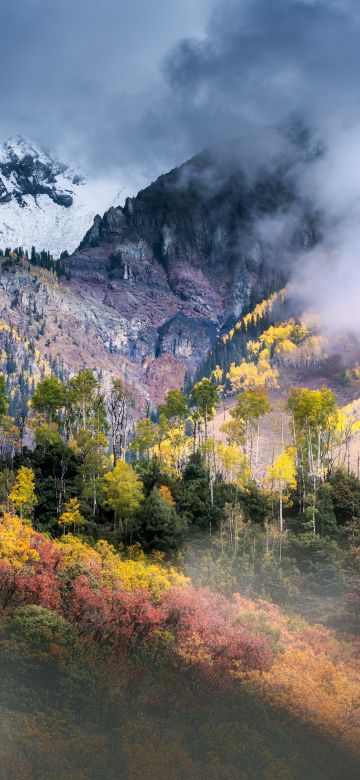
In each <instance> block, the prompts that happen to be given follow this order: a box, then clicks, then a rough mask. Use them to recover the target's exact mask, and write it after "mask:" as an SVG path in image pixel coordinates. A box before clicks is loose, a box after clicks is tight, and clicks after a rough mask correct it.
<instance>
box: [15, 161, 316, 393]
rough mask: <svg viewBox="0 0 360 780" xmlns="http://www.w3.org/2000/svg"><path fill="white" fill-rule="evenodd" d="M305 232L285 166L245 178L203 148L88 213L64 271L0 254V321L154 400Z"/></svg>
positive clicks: (278, 271)
mask: <svg viewBox="0 0 360 780" xmlns="http://www.w3.org/2000/svg"><path fill="white" fill-rule="evenodd" d="M49 186H50V185H49ZM29 197H32V198H33V196H29ZM39 197H40V196H39ZM47 197H48V196H47ZM14 198H15V200H16V197H15V195H14ZM1 208H2V207H1V206H0V210H1ZM18 208H20V209H21V208H22V207H21V206H20V205H19V204H18ZM57 208H62V209H63V210H65V211H68V210H69V209H66V207H64V206H62V207H59V206H58V207H57ZM70 208H71V207H70ZM284 214H286V215H287V216H288V215H289V214H291V215H292V217H293V215H294V214H295V215H296V219H295V220H294V219H292V220H289V219H285V220H284ZM283 224H285V225H286V226H288V225H289V224H291V225H293V228H292V229H291V230H290V231H289V230H288V231H287V232H286V231H285V233H284V230H283V229H282V228H281V226H282V225H283ZM315 239H316V236H315V234H314V230H313V229H312V227H311V223H310V221H309V220H308V219H307V218H306V215H305V214H304V213H303V210H302V208H301V204H299V203H298V201H297V198H296V196H295V194H294V192H293V190H292V188H291V186H290V184H289V181H288V176H287V174H286V172H282V173H281V174H280V173H279V175H278V176H276V177H275V176H272V177H271V178H266V177H263V178H262V180H260V181H257V182H255V183H252V184H251V185H249V184H248V183H247V182H246V180H245V179H244V177H243V176H242V175H241V174H240V173H234V172H229V171H225V173H224V170H223V169H220V168H219V167H218V166H216V165H215V164H214V163H213V162H212V161H211V160H209V158H207V157H206V156H204V155H203V156H200V157H197V158H195V159H194V160H191V161H190V162H189V163H186V164H185V165H183V166H182V167H180V168H178V169H176V170H174V171H172V172H171V173H169V174H167V175H165V176H161V177H160V179H158V180H157V181H156V182H155V183H154V184H152V185H151V186H150V187H148V188H147V189H146V190H144V191H143V192H140V193H139V195H138V196H137V197H136V198H132V199H128V200H127V201H126V204H125V206H124V207H123V208H120V207H118V208H111V209H110V210H109V211H107V212H106V213H105V215H104V217H103V218H100V217H99V216H97V217H95V220H94V223H93V225H92V227H91V229H90V230H89V231H88V233H87V234H86V235H85V237H84V239H83V241H82V242H81V244H80V247H79V249H78V250H77V251H76V252H75V253H74V254H73V255H72V256H71V257H70V258H68V259H67V260H66V261H65V271H66V276H61V278H57V276H56V275H54V274H53V273H51V271H46V270H45V269H42V268H38V267H34V266H32V265H31V264H30V263H29V262H28V261H27V260H26V258H22V259H21V258H20V259H19V258H18V259H16V258H14V257H8V258H2V259H1V258H0V330H1V328H2V327H6V328H9V327H10V328H15V330H16V333H17V334H20V336H21V337H22V338H23V339H25V341H26V342H28V343H31V345H33V347H32V354H35V353H36V354H37V353H38V354H39V356H40V357H41V359H42V360H43V361H45V363H46V364H47V365H49V366H51V367H54V366H61V371H62V372H65V373H66V372H67V371H70V372H74V371H77V370H79V368H81V367H82V366H88V367H90V368H94V369H96V370H97V371H98V372H99V375H101V376H102V377H103V378H104V381H105V382H106V381H108V380H109V379H110V377H111V376H122V377H123V378H125V380H126V381H127V382H128V383H129V384H131V385H132V386H133V387H134V388H135V390H136V393H137V398H138V401H139V403H140V404H142V405H144V404H145V403H147V402H151V403H152V404H154V405H157V404H158V403H159V402H160V401H161V400H162V398H163V397H164V395H165V394H166V392H167V390H169V389H170V388H172V387H179V386H181V385H182V383H183V381H184V377H185V373H186V372H188V373H189V374H191V375H193V374H194V372H195V370H196V368H197V366H198V365H199V364H200V363H201V361H202V360H203V358H204V357H205V355H206V353H207V351H208V349H209V347H210V346H211V345H212V344H213V343H214V341H215V340H216V338H217V337H218V335H219V333H220V332H221V328H222V327H226V328H227V327H228V326H229V324H230V322H231V319H232V318H234V317H239V315H240V314H241V312H242V311H244V310H246V309H247V307H252V306H253V305H254V304H255V303H256V302H257V301H258V300H260V299H262V298H263V297H267V296H268V294H269V293H270V292H272V291H273V290H274V289H277V288H279V287H281V286H283V283H284V276H285V277H286V274H287V264H289V263H290V264H291V263H292V262H293V257H294V252H295V251H296V247H298V246H299V245H301V246H302V247H303V246H304V245H309V244H311V243H312V242H313V241H314V240H315ZM6 332H7V333H9V331H8V330H6ZM11 332H12V331H11ZM39 359H40V358H39ZM36 360H37V358H36ZM35 368H36V367H35ZM35 368H34V371H35ZM36 370H37V369H36ZM33 373H34V372H33Z"/></svg>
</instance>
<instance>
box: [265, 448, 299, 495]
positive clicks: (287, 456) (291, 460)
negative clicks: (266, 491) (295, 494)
mask: <svg viewBox="0 0 360 780" xmlns="http://www.w3.org/2000/svg"><path fill="white" fill-rule="evenodd" d="M266 481H267V482H269V483H272V484H274V483H275V484H279V485H281V486H283V485H284V486H285V485H286V486H287V487H288V488H295V487H296V465H295V447H286V449H285V450H283V451H282V452H280V454H279V455H278V456H277V458H276V460H275V462H274V464H273V465H272V466H270V468H269V469H268V471H267V476H266Z"/></svg>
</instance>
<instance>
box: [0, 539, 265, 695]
mask: <svg viewBox="0 0 360 780" xmlns="http://www.w3.org/2000/svg"><path fill="white" fill-rule="evenodd" d="M31 546H32V548H33V550H35V551H36V555H35V556H32V558H31V557H30V558H29V559H28V560H27V559H25V560H24V565H23V566H22V567H21V566H20V567H17V568H14V566H13V565H12V563H11V562H9V561H6V559H3V560H2V561H0V598H1V599H2V603H3V608H4V609H6V610H7V611H9V610H12V609H15V608H16V607H18V606H21V605H25V604H38V605H41V606H43V607H47V608H48V609H53V610H57V611H59V612H61V613H62V614H63V615H64V617H65V618H66V619H67V620H69V621H70V622H71V623H73V624H74V625H75V626H76V627H77V630H78V632H79V634H80V636H81V637H83V638H84V639H85V638H86V639H87V640H90V641H94V642H96V643H99V644H101V645H102V646H103V647H106V648H108V650H109V651H110V652H111V653H112V654H113V655H114V656H116V658H118V659H120V658H126V657H129V656H130V657H132V656H133V655H134V654H136V653H137V652H138V651H140V650H141V649H143V648H146V647H148V646H150V644H151V642H152V640H154V639H155V638H157V637H159V636H162V637H163V638H164V641H165V644H164V647H165V646H166V648H167V653H168V656H170V657H171V658H172V659H173V662H175V663H176V664H178V665H179V664H180V665H183V664H186V665H190V666H193V667H194V668H201V669H202V670H203V671H206V673H207V674H209V675H211V676H212V677H216V678H218V679H220V678H221V679H225V678H226V677H227V678H229V673H232V672H248V671H250V670H261V671H263V670H267V669H268V668H269V666H270V663H271V657H272V653H271V650H270V648H269V646H268V644H267V643H266V641H265V640H262V639H260V638H258V637H255V636H253V635H252V634H251V632H250V631H249V630H248V629H247V628H244V627H243V626H240V625H239V624H238V622H237V619H238V616H239V607H238V606H237V605H236V604H235V602H234V603H232V602H230V601H228V600H227V599H226V598H224V597H222V596H218V595H215V594H214V593H211V592H210V591H208V590H200V591H195V590H194V589H193V588H191V587H184V588H182V589H174V590H169V591H167V592H165V593H164V594H163V595H162V596H161V598H160V599H157V600H154V597H153V595H152V594H151V593H150V591H147V590H144V589H143V590H137V591H133V592H129V591H126V590H117V591H115V592H114V591H112V590H110V589H108V588H104V587H102V586H101V585H100V583H98V582H97V581H96V579H95V578H94V572H89V573H83V574H80V575H78V576H76V577H74V576H73V574H72V573H71V572H70V571H69V570H66V568H65V566H64V560H63V556H62V552H61V550H60V549H59V547H58V546H57V545H56V544H54V542H52V541H51V540H49V539H46V538H45V537H44V536H42V535H41V534H38V533H34V534H33V536H32V539H31Z"/></svg>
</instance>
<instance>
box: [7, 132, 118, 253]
mask: <svg viewBox="0 0 360 780" xmlns="http://www.w3.org/2000/svg"><path fill="white" fill-rule="evenodd" d="M94 195H95V193H94V187H93V185H92V184H90V183H89V182H87V181H86V180H85V179H84V178H83V177H82V176H80V175H79V173H78V172H75V171H74V170H71V169H70V168H68V167H67V166H66V165H64V164H62V163H59V162H58V161H56V160H54V159H53V158H52V157H51V156H50V155H49V154H48V153H47V152H45V151H44V150H43V149H41V148H40V147H39V146H37V145H36V144H33V143H31V142H29V141H26V140H25V139H24V138H22V137H21V136H15V137H13V138H10V139H9V140H8V141H7V142H6V143H5V144H4V145H3V146H2V147H1V148H0V247H2V248H5V247H7V246H11V247H14V246H22V247H24V248H27V249H30V248H31V246H32V245H34V246H36V247H37V249H46V250H49V251H50V252H52V253H53V254H54V255H55V256H59V254H60V252H61V251H62V250H64V249H68V250H69V251H73V250H74V249H75V247H76V246H77V244H78V243H79V241H80V239H81V237H82V236H83V235H84V233H85V231H86V230H87V229H88V227H89V225H91V222H92V220H93V218H94V215H95V213H96V212H95V209H94V207H93V203H94V202H95V197H94ZM99 200H100V195H99V194H98V202H97V206H96V208H97V209H99V208H101V206H102V204H101V202H99ZM112 200H113V198H111V199H110V201H109V200H108V201H107V202H106V203H104V204H103V205H104V207H105V206H108V205H109V203H110V202H111V201H112Z"/></svg>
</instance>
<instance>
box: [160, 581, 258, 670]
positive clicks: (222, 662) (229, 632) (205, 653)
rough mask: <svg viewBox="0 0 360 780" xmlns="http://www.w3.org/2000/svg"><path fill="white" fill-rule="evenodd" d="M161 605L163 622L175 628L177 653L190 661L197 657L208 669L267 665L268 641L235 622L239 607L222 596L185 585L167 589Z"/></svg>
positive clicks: (256, 667) (250, 668)
mask: <svg viewBox="0 0 360 780" xmlns="http://www.w3.org/2000/svg"><path fill="white" fill-rule="evenodd" d="M163 605H164V607H165V608H166V612H167V616H166V621H165V623H166V625H168V626H169V627H171V628H172V629H173V630H174V631H175V635H176V639H177V645H178V648H179V650H180V654H181V655H183V656H184V657H185V658H189V660H190V661H193V660H195V661H196V659H197V658H198V659H199V661H200V662H201V664H202V666H203V667H204V668H206V669H207V671H208V672H209V673H212V674H215V675H216V676H219V675H220V676H221V675H223V674H226V673H229V672H236V671H237V672H247V671H251V670H255V669H257V670H261V671H265V670H267V669H269V668H270V665H271V660H272V653H271V650H270V647H269V645H268V643H267V642H266V641H265V640H263V639H260V638H258V637H255V636H252V635H251V634H250V633H249V632H248V631H247V630H246V629H244V628H243V627H241V626H239V625H237V618H238V614H239V613H238V610H237V609H236V606H235V604H232V603H231V602H230V601H228V600H227V599H226V598H225V597H222V596H219V595H215V594H214V593H211V592H210V591H209V590H207V589H202V590H199V591H196V590H194V589H193V588H186V589H183V590H172V591H169V592H168V593H166V594H165V596H164V599H163ZM192 650H193V651H194V657H193V653H192Z"/></svg>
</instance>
